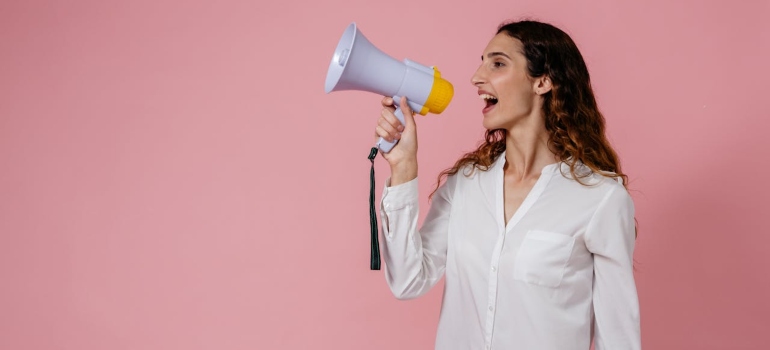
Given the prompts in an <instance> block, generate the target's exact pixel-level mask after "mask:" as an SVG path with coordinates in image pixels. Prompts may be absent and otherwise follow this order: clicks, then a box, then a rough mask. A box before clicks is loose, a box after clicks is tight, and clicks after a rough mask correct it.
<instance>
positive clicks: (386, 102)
mask: <svg viewBox="0 0 770 350" xmlns="http://www.w3.org/2000/svg"><path fill="white" fill-rule="evenodd" d="M382 107H384V108H388V109H390V110H391V111H395V110H396V104H395V103H394V101H393V98H392V97H388V96H385V97H383V98H382Z"/></svg>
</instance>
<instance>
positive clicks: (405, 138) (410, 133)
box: [375, 97, 417, 186]
mask: <svg viewBox="0 0 770 350" xmlns="http://www.w3.org/2000/svg"><path fill="white" fill-rule="evenodd" d="M395 110H396V108H395V105H394V101H393V99H392V98H390V97H385V98H383V99H382V113H381V114H380V118H379V120H378V121H377V128H376V130H375V142H376V139H377V138H379V137H382V138H384V139H385V140H387V141H389V142H393V141H394V140H398V143H397V144H396V145H395V146H394V147H393V149H391V150H390V152H388V153H382V157H383V158H385V160H387V161H388V163H389V164H390V172H391V178H390V185H391V186H395V185H398V184H401V183H404V182H408V181H411V180H412V179H414V178H416V177H417V125H416V124H415V123H414V114H413V112H412V109H411V108H410V107H409V104H407V103H406V97H402V98H401V112H402V113H403V114H404V122H405V123H404V124H405V125H402V124H401V122H400V121H399V120H398V118H396V115H395V114H394V111H395Z"/></svg>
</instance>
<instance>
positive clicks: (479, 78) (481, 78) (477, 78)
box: [471, 65, 486, 86]
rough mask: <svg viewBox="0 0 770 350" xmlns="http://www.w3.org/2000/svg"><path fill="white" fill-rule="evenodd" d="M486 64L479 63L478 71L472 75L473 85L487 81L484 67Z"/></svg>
mask: <svg viewBox="0 0 770 350" xmlns="http://www.w3.org/2000/svg"><path fill="white" fill-rule="evenodd" d="M483 67H484V65H479V68H478V69H476V72H475V73H473V76H471V85H473V86H479V85H481V84H484V82H485V81H486V76H485V75H484V72H483V70H482V68H483Z"/></svg>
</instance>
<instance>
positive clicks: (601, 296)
mask: <svg viewBox="0 0 770 350" xmlns="http://www.w3.org/2000/svg"><path fill="white" fill-rule="evenodd" d="M635 241H636V231H635V222H634V202H633V201H632V199H631V196H630V195H629V194H628V192H627V191H626V189H625V188H623V187H622V186H621V185H619V184H618V185H617V186H613V188H612V189H611V190H610V191H609V193H607V195H606V196H605V197H604V199H603V200H602V202H601V203H600V204H599V207H598V209H597V210H596V212H595V213H594V215H593V218H592V219H591V221H590V223H589V224H588V229H587V230H586V235H585V242H586V247H587V248H588V250H589V251H591V253H593V258H594V281H593V307H594V315H595V319H594V322H595V323H594V346H595V348H596V350H617V349H623V350H626V349H628V350H638V349H641V347H642V345H641V332H640V324H639V299H638V296H637V293H636V283H635V281H634V270H633V261H634V257H633V255H634V243H635Z"/></svg>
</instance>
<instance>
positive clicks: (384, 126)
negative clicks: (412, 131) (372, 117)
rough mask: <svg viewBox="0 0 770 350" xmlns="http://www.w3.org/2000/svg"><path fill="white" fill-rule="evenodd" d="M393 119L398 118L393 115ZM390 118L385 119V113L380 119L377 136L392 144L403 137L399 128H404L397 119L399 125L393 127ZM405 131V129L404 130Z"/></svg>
mask: <svg viewBox="0 0 770 350" xmlns="http://www.w3.org/2000/svg"><path fill="white" fill-rule="evenodd" d="M391 117H392V118H393V119H395V118H396V117H395V116H393V115H392V113H391ZM389 119H390V118H387V117H385V113H384V112H383V116H382V117H381V118H380V119H379V121H378V123H377V134H378V135H379V136H380V137H382V138H384V139H386V140H388V141H390V142H392V141H393V140H397V139H399V138H400V137H401V132H400V131H399V128H403V127H402V126H401V124H400V123H399V122H398V119H396V123H398V124H397V125H393V124H392V123H391V121H390V120H389ZM402 130H403V129H402Z"/></svg>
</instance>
